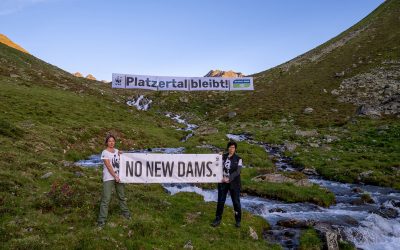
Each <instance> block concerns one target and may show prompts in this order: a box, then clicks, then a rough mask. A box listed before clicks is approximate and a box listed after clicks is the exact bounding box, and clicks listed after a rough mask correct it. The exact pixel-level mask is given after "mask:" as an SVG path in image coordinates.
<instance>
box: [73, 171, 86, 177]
mask: <svg viewBox="0 0 400 250" xmlns="http://www.w3.org/2000/svg"><path fill="white" fill-rule="evenodd" d="M74 174H75V176H76V177H84V176H85V174H84V173H82V172H80V171H76V172H75V173H74Z"/></svg>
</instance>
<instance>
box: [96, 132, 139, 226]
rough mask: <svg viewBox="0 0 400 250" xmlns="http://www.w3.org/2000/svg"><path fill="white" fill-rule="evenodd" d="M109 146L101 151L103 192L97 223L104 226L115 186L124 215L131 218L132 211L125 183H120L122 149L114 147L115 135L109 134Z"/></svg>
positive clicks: (107, 144) (106, 142)
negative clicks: (127, 198)
mask: <svg viewBox="0 0 400 250" xmlns="http://www.w3.org/2000/svg"><path fill="white" fill-rule="evenodd" d="M105 144H106V146H107V148H106V149H104V150H103V152H102V153H101V159H102V160H103V165H104V166H103V192H102V196H101V202H100V212H99V217H98V219H97V225H98V227H100V228H103V227H104V225H105V223H106V219H107V214H108V204H109V203H110V200H111V194H112V190H113V188H115V190H116V193H117V196H118V200H119V206H120V208H121V211H122V216H124V217H125V218H126V219H130V218H131V213H130V212H129V209H128V205H127V204H126V198H125V188H124V184H123V183H120V179H119V155H120V151H118V149H116V148H114V146H115V137H114V136H113V135H108V136H107V138H106V141H105Z"/></svg>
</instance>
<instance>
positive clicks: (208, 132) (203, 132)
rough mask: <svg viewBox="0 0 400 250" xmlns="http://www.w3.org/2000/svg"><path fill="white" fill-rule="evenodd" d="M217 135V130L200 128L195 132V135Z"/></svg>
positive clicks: (205, 127)
mask: <svg viewBox="0 0 400 250" xmlns="http://www.w3.org/2000/svg"><path fill="white" fill-rule="evenodd" d="M216 133H218V129H217V128H213V127H207V126H202V127H200V128H198V129H197V130H196V132H195V134H196V135H212V134H216Z"/></svg>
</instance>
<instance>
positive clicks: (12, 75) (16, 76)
mask: <svg viewBox="0 0 400 250" xmlns="http://www.w3.org/2000/svg"><path fill="white" fill-rule="evenodd" d="M10 77H11V78H19V77H21V76H19V75H17V74H10Z"/></svg>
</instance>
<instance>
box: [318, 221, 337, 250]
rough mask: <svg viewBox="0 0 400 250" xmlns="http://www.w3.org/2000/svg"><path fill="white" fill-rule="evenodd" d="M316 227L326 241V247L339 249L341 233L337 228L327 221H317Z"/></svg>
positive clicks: (331, 249)
mask: <svg viewBox="0 0 400 250" xmlns="http://www.w3.org/2000/svg"><path fill="white" fill-rule="evenodd" d="M314 228H315V230H316V231H317V232H318V234H319V235H320V236H321V238H322V240H323V241H324V244H325V247H324V249H327V250H339V240H340V234H339V232H338V231H337V230H336V229H334V228H332V226H331V225H329V224H327V223H317V224H315V225H314Z"/></svg>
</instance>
